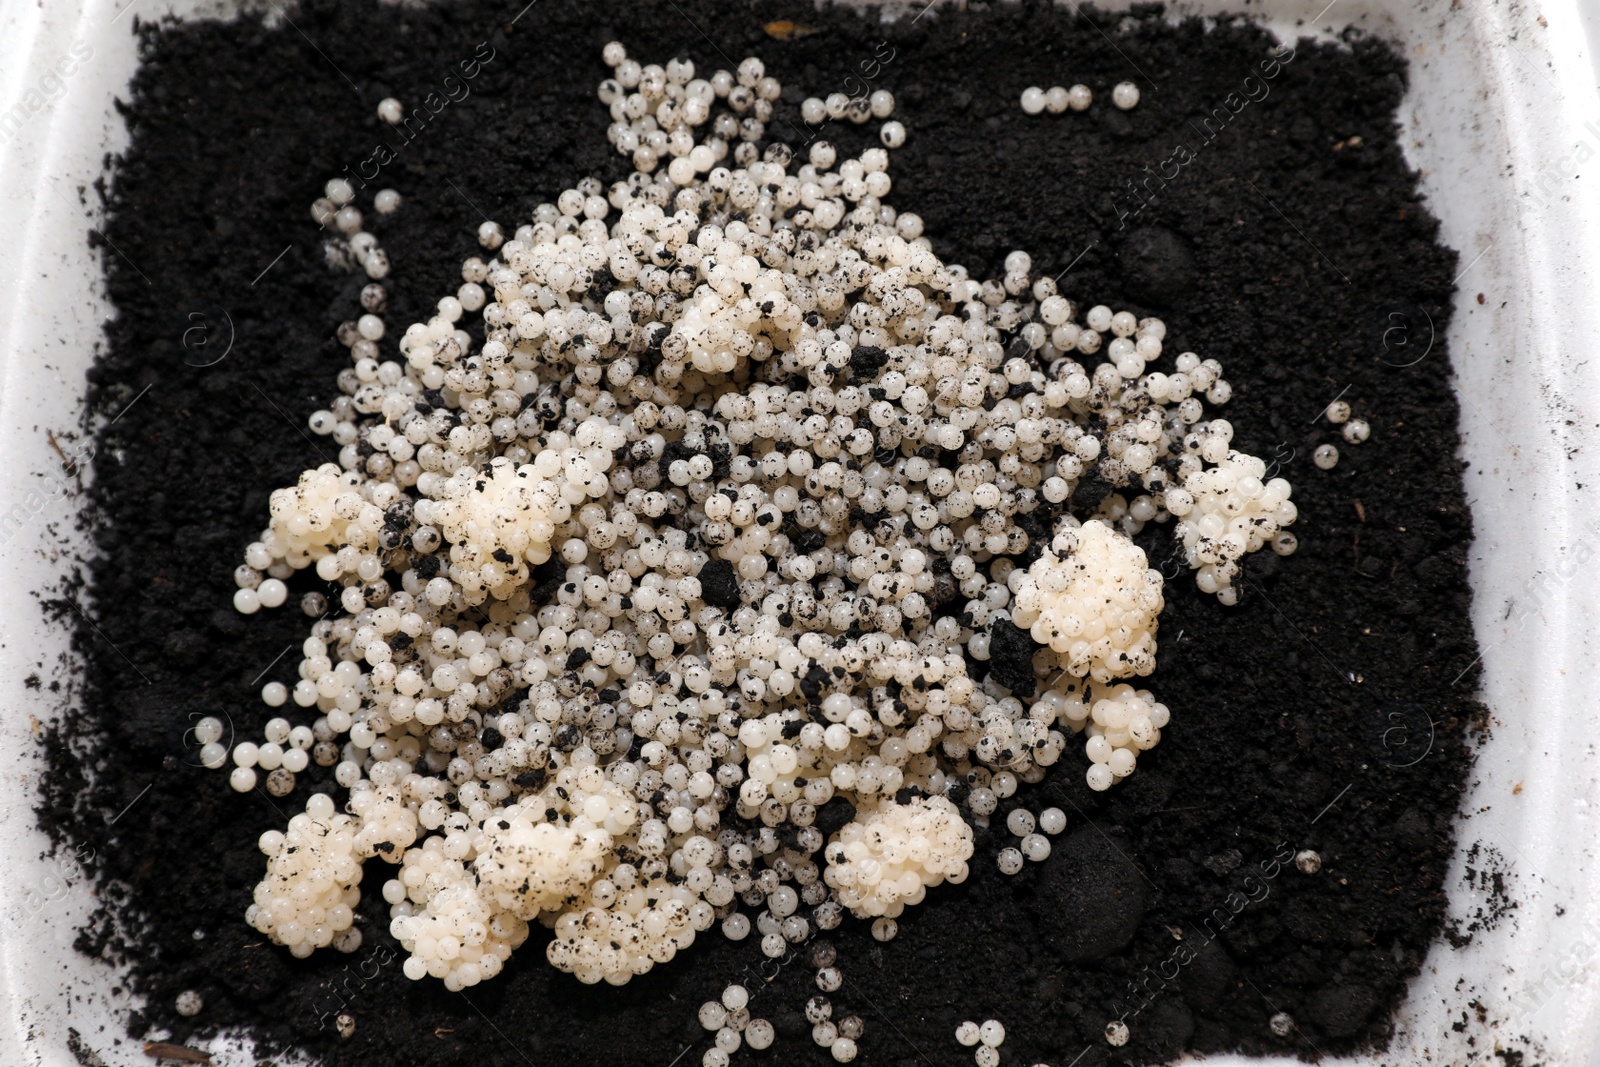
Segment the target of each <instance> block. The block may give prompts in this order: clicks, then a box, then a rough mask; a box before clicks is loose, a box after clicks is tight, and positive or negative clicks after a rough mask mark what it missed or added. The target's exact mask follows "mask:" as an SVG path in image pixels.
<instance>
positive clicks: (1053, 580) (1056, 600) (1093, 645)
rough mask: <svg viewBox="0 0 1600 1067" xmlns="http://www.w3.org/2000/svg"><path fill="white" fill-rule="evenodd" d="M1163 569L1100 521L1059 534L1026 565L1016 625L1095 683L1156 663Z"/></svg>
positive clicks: (1066, 667)
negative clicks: (1153, 564)
mask: <svg viewBox="0 0 1600 1067" xmlns="http://www.w3.org/2000/svg"><path fill="white" fill-rule="evenodd" d="M1161 608H1162V600H1161V572H1160V571H1157V570H1154V569H1152V568H1151V567H1149V566H1147V565H1146V560H1145V554H1144V549H1142V548H1140V547H1139V546H1138V545H1136V544H1134V543H1133V539H1132V538H1130V537H1128V536H1127V535H1125V534H1123V533H1121V532H1120V531H1118V530H1115V529H1113V528H1112V527H1111V526H1110V525H1108V524H1107V523H1105V522H1102V521H1100V520H1099V519H1090V520H1089V521H1088V522H1085V523H1084V524H1083V525H1081V526H1079V527H1077V528H1076V529H1071V528H1069V529H1065V530H1062V531H1061V532H1060V533H1058V534H1057V535H1056V537H1055V539H1054V541H1052V542H1051V545H1050V547H1049V548H1048V549H1047V550H1046V551H1045V552H1044V554H1042V555H1041V556H1040V557H1039V558H1038V559H1036V560H1034V562H1033V564H1032V565H1031V566H1030V567H1029V568H1028V572H1027V575H1026V576H1025V577H1024V578H1022V580H1021V584H1020V587H1019V588H1018V589H1017V593H1016V608H1015V610H1014V611H1013V612H1012V617H1011V619H1012V622H1014V623H1016V625H1018V626H1020V627H1022V628H1024V629H1026V630H1028V632H1029V633H1030V634H1032V636H1033V639H1034V640H1035V641H1037V642H1039V643H1040V644H1042V645H1048V646H1049V647H1050V648H1051V650H1052V651H1054V652H1055V653H1056V654H1057V656H1058V657H1059V659H1060V664H1061V669H1062V670H1065V671H1067V672H1068V673H1069V674H1072V675H1075V676H1077V677H1084V676H1087V677H1090V678H1093V679H1094V680H1095V681H1097V682H1101V683H1105V682H1109V681H1110V680H1111V679H1113V678H1127V677H1131V676H1133V675H1141V676H1142V675H1147V674H1149V673H1150V672H1151V671H1153V670H1155V666H1156V628H1157V620H1158V618H1159V617H1160V615H1161Z"/></svg>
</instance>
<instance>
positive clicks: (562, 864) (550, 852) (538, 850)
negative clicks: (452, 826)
mask: <svg viewBox="0 0 1600 1067" xmlns="http://www.w3.org/2000/svg"><path fill="white" fill-rule="evenodd" d="M607 784H610V783H607ZM583 807H584V810H585V814H584V815H582V816H580V817H579V818H578V819H576V820H574V823H575V825H573V824H569V825H559V824H556V823H551V822H546V821H545V812H546V811H547V810H549V809H546V808H544V807H543V800H542V799H538V798H535V799H533V800H530V801H529V802H527V803H525V804H522V805H515V804H514V805H512V806H511V807H509V808H506V809H505V810H504V811H500V812H496V813H495V814H493V815H491V816H489V818H488V819H486V820H484V824H483V832H482V835H481V837H480V838H479V840H478V841H477V843H476V851H477V859H476V860H475V861H474V862H473V870H474V871H475V873H476V874H477V876H478V883H479V885H480V886H481V887H482V890H483V894H484V896H485V897H486V898H487V899H488V900H490V901H491V902H492V903H493V904H494V905H495V906H496V907H497V908H498V909H500V910H501V911H507V912H510V913H511V914H513V915H515V916H516V917H517V918H519V919H524V920H529V919H535V918H538V916H539V913H540V912H544V911H554V910H558V909H560V908H561V907H562V906H564V905H567V904H569V903H571V902H573V901H575V900H577V899H578V898H579V897H581V896H583V895H584V894H585V893H586V892H587V891H588V889H589V886H590V885H591V884H592V883H593V882H594V881H595V880H596V879H598V878H599V876H600V874H601V872H602V871H603V870H604V869H605V868H606V866H607V863H606V860H607V858H608V856H609V854H610V852H611V849H612V845H613V843H614V840H615V839H614V838H613V837H612V831H610V830H608V829H606V825H607V824H610V825H612V826H614V827H615V828H616V829H615V832H616V833H622V832H623V831H625V830H627V829H628V828H629V827H631V826H632V825H633V821H634V817H635V814H636V812H635V804H634V802H633V801H631V800H629V799H627V798H626V797H625V796H623V795H622V792H621V790H619V789H617V788H616V787H615V786H612V791H611V793H610V795H605V794H597V795H594V796H592V797H590V798H589V800H587V801H586V802H585V804H584V805H583ZM613 813H614V814H613ZM613 862H614V861H613Z"/></svg>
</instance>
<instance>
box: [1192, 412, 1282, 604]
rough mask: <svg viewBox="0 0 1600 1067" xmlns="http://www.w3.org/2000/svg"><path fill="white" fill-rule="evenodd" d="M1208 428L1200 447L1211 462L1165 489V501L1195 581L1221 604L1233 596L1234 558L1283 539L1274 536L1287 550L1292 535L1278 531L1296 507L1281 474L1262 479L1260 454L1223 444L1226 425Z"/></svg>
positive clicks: (1237, 560)
mask: <svg viewBox="0 0 1600 1067" xmlns="http://www.w3.org/2000/svg"><path fill="white" fill-rule="evenodd" d="M1217 421H1218V422H1220V421H1221V420H1217ZM1211 428H1212V433H1211V435H1210V436H1209V437H1206V438H1204V439H1203V445H1202V447H1204V448H1206V449H1208V450H1210V451H1211V454H1212V455H1215V456H1217V458H1216V459H1213V460H1212V462H1215V463H1216V464H1217V466H1215V467H1208V468H1205V469H1203V470H1192V471H1190V472H1189V473H1188V474H1187V475H1185V476H1184V479H1183V487H1182V488H1181V489H1172V490H1169V491H1168V492H1167V494H1166V504H1167V510H1168V511H1170V512H1171V513H1172V514H1173V515H1175V516H1177V518H1178V519H1179V520H1180V521H1179V522H1178V525H1177V528H1176V530H1175V533H1176V535H1177V536H1178V537H1179V538H1180V539H1182V541H1183V547H1184V552H1185V553H1186V555H1187V557H1188V562H1189V566H1191V567H1194V568H1197V569H1198V571H1199V573H1198V574H1196V575H1195V584H1197V585H1198V586H1199V587H1200V588H1201V590H1202V591H1204V592H1207V593H1215V594H1217V599H1219V600H1221V601H1222V602H1223V603H1224V604H1234V603H1237V602H1238V599H1239V593H1238V590H1237V589H1235V588H1234V585H1233V580H1234V579H1235V578H1237V577H1238V576H1239V564H1240V560H1242V559H1243V558H1244V556H1245V554H1246V553H1248V552H1254V551H1256V550H1257V549H1259V548H1260V547H1261V546H1262V545H1264V544H1267V543H1269V542H1273V541H1274V538H1277V537H1280V536H1283V537H1287V538H1288V541H1287V542H1286V543H1285V542H1284V541H1282V540H1278V541H1277V542H1276V543H1274V545H1273V547H1274V548H1275V549H1278V550H1279V551H1282V549H1283V548H1285V547H1287V548H1288V549H1289V551H1291V552H1292V551H1293V550H1294V541H1293V535H1292V534H1285V535H1280V534H1279V531H1281V530H1282V529H1283V528H1284V527H1285V526H1288V525H1289V524H1291V523H1292V522H1294V520H1295V517H1296V515H1297V514H1298V510H1297V509H1296V508H1295V505H1294V501H1292V500H1290V499H1289V494H1290V491H1291V489H1290V485H1289V483H1288V482H1287V481H1286V480H1284V479H1283V478H1273V479H1271V480H1270V481H1267V482H1263V481H1262V478H1263V477H1265V475H1266V470H1267V465H1266V463H1265V462H1264V461H1263V460H1262V459H1260V458H1259V457H1257V456H1250V455H1246V454H1244V453H1243V452H1238V451H1235V450H1233V449H1230V448H1227V447H1226V444H1225V442H1227V441H1228V440H1229V439H1230V438H1231V437H1232V432H1233V431H1232V427H1231V426H1229V427H1225V428H1219V427H1218V426H1217V423H1216V422H1213V423H1212V425H1211ZM1191 436H1194V437H1199V435H1198V434H1195V435H1191ZM1218 441H1221V442H1224V445H1223V447H1221V448H1214V447H1213V444H1214V442H1218ZM1219 453H1220V455H1218V454H1219ZM1206 458H1208V459H1210V458H1211V456H1207V457H1206ZM1285 554H1287V553H1285Z"/></svg>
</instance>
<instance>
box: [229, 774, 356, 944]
mask: <svg viewBox="0 0 1600 1067" xmlns="http://www.w3.org/2000/svg"><path fill="white" fill-rule="evenodd" d="M361 823H362V820H361V819H360V818H359V817H352V816H349V815H336V814H334V811H333V800H332V798H331V797H329V796H327V795H326V794H324V793H316V794H313V795H312V796H311V798H310V800H309V801H308V802H307V804H306V810H305V811H304V812H302V813H300V814H299V815H296V816H295V817H294V818H292V819H290V820H289V827H288V830H287V831H278V830H268V831H267V832H266V833H264V834H262V835H261V841H260V846H261V851H262V852H263V853H265V854H266V856H267V876H266V877H265V878H263V879H262V880H261V882H260V883H259V884H258V885H257V886H256V891H255V903H253V904H252V905H250V907H249V909H248V910H247V911H246V912H245V919H246V921H248V922H249V923H250V925H251V926H254V927H255V928H256V929H257V930H260V931H261V932H262V933H264V934H266V935H267V936H268V937H270V938H272V939H273V940H274V941H276V942H277V943H278V944H280V945H284V946H286V947H287V948H288V949H289V951H290V952H292V953H294V954H295V955H296V956H302V957H304V956H309V955H311V953H312V951H313V950H315V949H319V948H324V947H326V946H328V945H331V944H334V943H336V942H337V943H338V944H339V947H340V948H341V949H342V950H344V951H348V952H353V951H355V949H356V948H357V947H359V946H360V944H361V932H360V931H359V930H356V929H354V928H353V927H352V926H351V923H352V921H353V910H352V909H354V908H355V906H356V905H357V904H359V903H360V901H361V890H360V889H359V888H358V886H360V884H361V859H360V857H358V856H357V854H356V836H357V834H358V833H359V832H360V830H361Z"/></svg>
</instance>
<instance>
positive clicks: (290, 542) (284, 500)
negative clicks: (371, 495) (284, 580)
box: [262, 463, 383, 580]
mask: <svg viewBox="0 0 1600 1067" xmlns="http://www.w3.org/2000/svg"><path fill="white" fill-rule="evenodd" d="M360 484H361V481H360V479H358V478H356V477H354V476H353V475H352V474H351V473H349V472H346V471H344V470H341V469H340V467H339V465H338V464H336V463H324V464H323V465H322V466H320V467H318V468H316V469H315V470H308V471H306V472H305V473H304V474H302V475H300V480H299V482H298V483H296V484H295V485H294V486H293V487H291V488H287V489H277V490H274V491H273V493H272V496H271V498H270V501H269V507H270V509H271V512H272V525H271V526H270V527H269V528H268V529H267V531H266V533H265V534H264V535H263V536H262V543H263V544H264V545H266V547H267V550H268V551H269V552H270V554H271V557H272V559H273V560H275V561H276V560H282V561H284V562H286V563H288V564H289V565H290V566H291V567H295V568H300V567H305V566H308V565H309V564H312V563H317V562H319V561H320V560H322V559H324V558H326V557H329V556H332V555H333V554H334V553H336V552H338V551H339V550H340V549H343V548H350V549H353V550H354V551H355V552H358V553H359V552H364V551H366V550H367V549H368V548H370V547H371V546H372V545H373V544H375V543H376V542H375V538H376V535H377V532H378V528H379V527H380V526H382V525H383V509H382V508H379V507H378V506H377V505H375V504H373V503H372V502H371V501H369V500H368V499H366V498H365V497H364V496H363V495H362V494H361V493H360V492H359V486H360ZM323 569H324V568H322V567H319V568H318V571H319V574H320V573H321V571H322V570H323ZM327 577H328V578H329V579H330V580H331V579H332V578H336V577H338V575H337V574H336V573H333V574H329V575H328V576H327Z"/></svg>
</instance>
